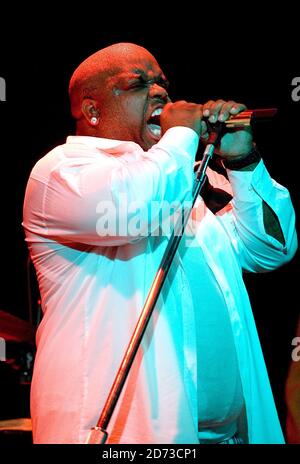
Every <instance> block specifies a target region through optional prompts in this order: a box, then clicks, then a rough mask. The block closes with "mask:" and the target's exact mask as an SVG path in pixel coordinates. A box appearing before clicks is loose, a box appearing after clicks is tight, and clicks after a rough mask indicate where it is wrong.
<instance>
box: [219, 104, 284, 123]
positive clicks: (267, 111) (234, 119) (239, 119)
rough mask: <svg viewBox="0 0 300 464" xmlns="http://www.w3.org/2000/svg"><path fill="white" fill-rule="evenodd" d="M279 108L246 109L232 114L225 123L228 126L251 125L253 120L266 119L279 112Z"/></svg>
mask: <svg viewBox="0 0 300 464" xmlns="http://www.w3.org/2000/svg"><path fill="white" fill-rule="evenodd" d="M277 111H278V110H277V108H262V109H256V110H245V111H242V112H241V113H239V114H236V115H232V116H231V117H230V118H229V119H227V121H224V123H223V124H225V126H226V127H227V128H237V127H243V126H250V125H251V123H252V122H253V121H266V120H268V119H270V118H272V117H273V116H275V115H276V114H277Z"/></svg>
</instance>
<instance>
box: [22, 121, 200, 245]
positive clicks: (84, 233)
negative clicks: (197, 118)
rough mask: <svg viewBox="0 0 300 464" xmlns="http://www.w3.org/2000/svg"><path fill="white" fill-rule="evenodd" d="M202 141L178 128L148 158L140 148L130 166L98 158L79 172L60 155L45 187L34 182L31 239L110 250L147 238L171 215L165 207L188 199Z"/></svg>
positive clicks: (27, 215) (29, 197)
mask: <svg viewBox="0 0 300 464" xmlns="http://www.w3.org/2000/svg"><path fill="white" fill-rule="evenodd" d="M198 140H199V139H198V135H197V134H196V132H195V131H193V130H192V129H189V128H186V127H174V128H171V129H169V130H168V131H167V132H166V133H165V134H164V136H163V137H162V138H161V140H160V141H159V142H158V143H157V144H156V145H154V146H153V147H152V148H151V149H150V150H148V151H147V152H143V151H142V149H141V148H140V147H139V146H138V145H137V155H136V156H135V158H134V159H133V160H132V159H131V160H130V161H128V162H126V160H125V161H122V160H121V158H122V156H121V157H120V159H119V160H118V158H117V157H115V158H114V156H113V155H109V156H105V155H103V154H102V155H101V154H100V155H99V158H97V157H96V158H93V159H92V161H91V160H89V159H88V157H87V160H85V158H84V159H83V161H82V162H83V165H81V166H79V164H78V160H77V161H76V158H75V157H74V163H73V159H72V157H71V160H70V158H68V159H67V160H66V162H65V160H64V157H63V155H62V156H61V161H60V162H59V163H57V165H55V166H54V168H53V167H52V169H51V173H50V175H47V177H48V179H47V182H46V183H45V184H44V185H41V182H40V180H37V178H34V174H33V175H32V176H31V179H30V181H29V185H28V187H27V192H26V196H25V205H24V221H23V226H24V228H25V230H27V237H29V235H30V232H31V233H34V234H36V235H40V236H43V238H44V239H45V238H48V239H50V240H56V241H72V242H78V243H83V244H88V245H96V246H97V245H99V246H111V245H122V244H125V243H130V242H135V241H136V240H140V239H141V237H145V236H147V235H149V233H150V232H151V231H152V230H153V227H155V225H156V226H157V225H158V224H159V218H160V217H161V219H162V220H163V219H164V217H163V216H164V214H167V212H168V208H164V205H165V204H166V203H172V202H175V204H178V205H179V204H180V203H181V202H182V201H184V200H185V199H187V198H188V197H189V196H190V194H191V190H192V184H193V164H194V160H195V155H196V151H197V147H198ZM125 145H126V144H125ZM72 163H73V164H72ZM84 163H85V164H84Z"/></svg>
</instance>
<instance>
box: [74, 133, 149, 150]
mask: <svg viewBox="0 0 300 464" xmlns="http://www.w3.org/2000/svg"><path fill="white" fill-rule="evenodd" d="M66 143H68V144H69V143H72V144H83V145H88V146H90V147H92V148H98V149H100V150H103V151H108V152H114V153H117V152H124V150H125V151H126V152H130V151H137V150H139V151H142V148H141V147H140V146H139V145H138V144H137V143H135V142H127V141H123V140H113V139H104V138H101V137H90V136H82V135H70V136H68V137H67V140H66Z"/></svg>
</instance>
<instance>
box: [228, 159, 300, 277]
mask: <svg viewBox="0 0 300 464" xmlns="http://www.w3.org/2000/svg"><path fill="white" fill-rule="evenodd" d="M227 174H228V177H229V181H230V184H231V188H232V191H233V199H232V201H231V206H232V207H231V208H228V209H227V211H229V212H228V213H225V214H220V215H219V219H220V221H221V222H222V223H223V225H224V226H225V228H226V230H227V232H228V234H229V235H230V237H231V241H232V244H233V246H234V248H235V250H236V252H237V254H238V257H239V262H240V264H241V267H242V268H243V269H244V270H247V271H250V272H267V271H270V270H273V269H276V268H278V267H280V266H282V265H283V264H285V263H287V262H288V261H290V260H291V259H292V257H293V256H294V254H295V252H296V250H297V234H296V229H295V212H294V208H293V205H292V201H291V198H290V194H289V192H288V190H287V189H286V188H285V187H283V186H282V185H280V184H278V183H277V182H276V181H274V180H273V179H272V178H271V177H270V175H269V173H268V171H267V169H266V167H265V165H264V162H263V161H262V160H261V161H260V162H259V163H258V165H257V166H256V168H255V169H254V170H253V171H233V170H229V169H228V170H227ZM263 201H265V202H266V203H267V204H268V206H269V207H270V208H271V209H272V210H273V212H274V213H275V215H276V217H277V219H278V221H279V223H280V226H281V230H282V233H283V236H284V244H282V243H280V242H279V241H278V240H276V239H275V238H273V237H272V236H271V235H268V234H267V233H266V231H265V226H264V220H263Z"/></svg>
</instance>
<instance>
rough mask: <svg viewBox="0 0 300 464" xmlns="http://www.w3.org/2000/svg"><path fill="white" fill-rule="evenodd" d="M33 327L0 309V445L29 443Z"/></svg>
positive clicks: (30, 438) (33, 345) (30, 436)
mask: <svg viewBox="0 0 300 464" xmlns="http://www.w3.org/2000/svg"><path fill="white" fill-rule="evenodd" d="M34 355H35V327H34V326H33V325H32V324H31V323H30V322H28V321H25V320H23V319H20V318H18V317H16V316H14V315H12V314H10V313H8V312H5V311H1V310H0V373H1V382H0V392H1V395H0V444H4V443H16V442H18V443H20V444H23V443H31V442H32V433H31V420H30V417H29V416H30V413H29V393H30V383H31V377H32V369H33V361H34Z"/></svg>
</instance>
